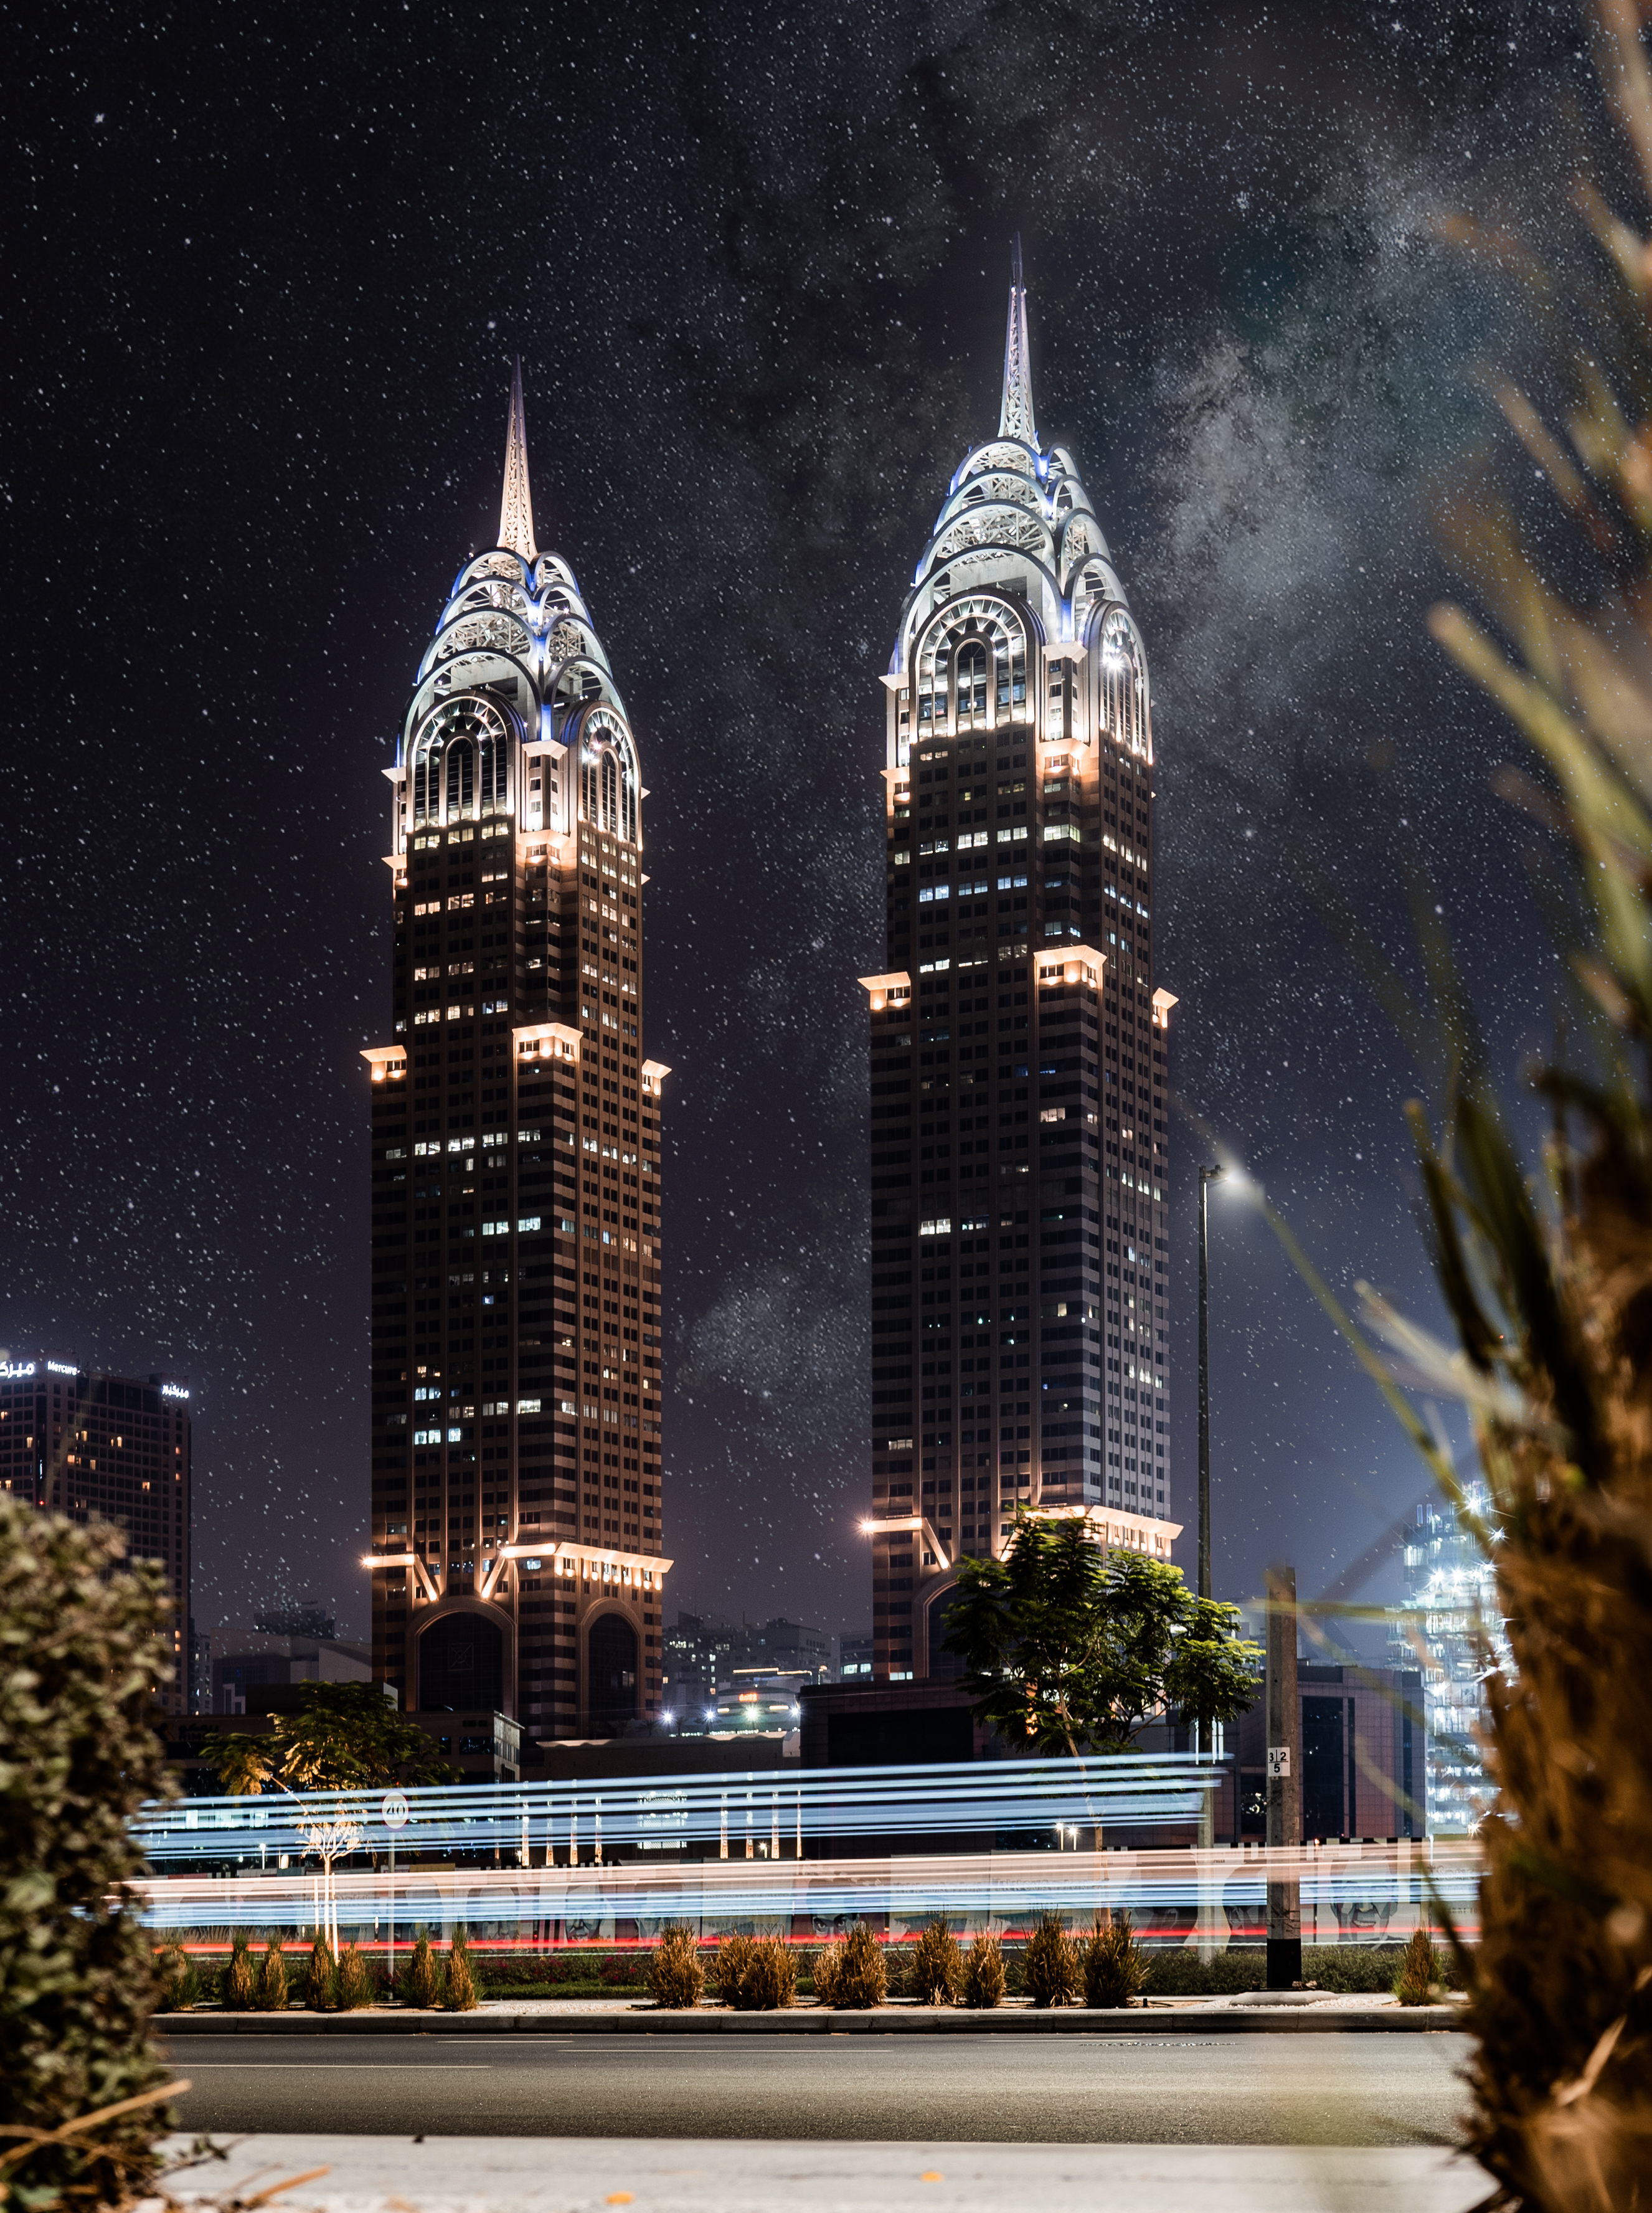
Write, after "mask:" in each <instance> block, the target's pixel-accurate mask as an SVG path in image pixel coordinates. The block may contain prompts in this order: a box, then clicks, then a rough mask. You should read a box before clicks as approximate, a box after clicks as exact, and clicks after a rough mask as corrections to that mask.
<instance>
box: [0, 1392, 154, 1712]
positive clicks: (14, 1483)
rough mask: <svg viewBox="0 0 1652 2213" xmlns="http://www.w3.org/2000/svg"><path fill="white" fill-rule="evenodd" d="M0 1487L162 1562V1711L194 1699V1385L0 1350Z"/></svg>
mask: <svg viewBox="0 0 1652 2213" xmlns="http://www.w3.org/2000/svg"><path fill="white" fill-rule="evenodd" d="M0 1484H3V1486H4V1488H5V1489H6V1490H8V1491H12V1492H14V1493H15V1495H16V1496H18V1497H23V1498H32V1499H33V1500H34V1503H35V1505H36V1506H38V1507H40V1508H41V1509H43V1510H46V1511H48V1512H52V1513H58V1514H64V1515H68V1517H69V1519H70V1521H113V1523H114V1524H115V1525H116V1527H119V1528H121V1529H124V1530H125V1533H126V1550H127V1553H128V1556H129V1557H130V1558H132V1559H135V1560H158V1561H159V1562H160V1564H161V1565H162V1568H164V1569H165V1570H166V1576H167V1588H168V1592H169V1593H170V1594H171V1598H172V1614H171V1619H170V1620H169V1621H168V1625H167V1628H166V1632H165V1633H166V1637H167V1642H168V1648H169V1649H170V1651H171V1655H172V1664H171V1667H170V1668H169V1670H168V1675H167V1678H166V1680H165V1682H164V1683H163V1684H162V1689H161V1693H160V1703H161V1706H162V1711H163V1712H165V1713H168V1714H171V1715H180V1716H181V1715H185V1714H187V1713H188V1712H189V1710H190V1706H191V1659H192V1655H191V1638H190V1618H189V1572H190V1421H189V1385H188V1383H187V1381H185V1380H184V1379H183V1378H182V1377H181V1376H169V1375H151V1376H149V1378H148V1379H147V1381H142V1382H140V1381H137V1379H136V1378H135V1377H131V1376H125V1375H88V1374H87V1373H86V1371H85V1370H84V1369H82V1368H79V1367H77V1366H76V1363H74V1362H73V1361H72V1360H59V1359H55V1358H52V1357H51V1356H48V1355H46V1354H45V1353H25V1354H23V1355H22V1356H21V1357H15V1358H14V1357H10V1356H5V1355H0Z"/></svg>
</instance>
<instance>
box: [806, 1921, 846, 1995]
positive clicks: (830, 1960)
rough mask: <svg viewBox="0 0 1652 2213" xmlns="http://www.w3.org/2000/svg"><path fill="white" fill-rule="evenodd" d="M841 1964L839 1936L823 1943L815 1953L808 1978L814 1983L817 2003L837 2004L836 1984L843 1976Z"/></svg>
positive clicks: (842, 1959)
mask: <svg viewBox="0 0 1652 2213" xmlns="http://www.w3.org/2000/svg"><path fill="white" fill-rule="evenodd" d="M843 1965H844V1947H843V1939H842V1938H841V1937H838V1939H837V1940H836V1941H835V1942H832V1943H830V1944H826V1945H823V1946H822V1947H821V1948H820V1950H819V1951H818V1952H817V1953H816V1954H815V1955H814V1967H813V1969H812V1970H811V1972H810V1980H811V1981H812V1982H813V1983H814V1997H815V2003H817V2004H819V2005H823V2006H835V2005H836V2004H837V2003H838V1984H839V1982H840V1981H841V1980H842V1978H843Z"/></svg>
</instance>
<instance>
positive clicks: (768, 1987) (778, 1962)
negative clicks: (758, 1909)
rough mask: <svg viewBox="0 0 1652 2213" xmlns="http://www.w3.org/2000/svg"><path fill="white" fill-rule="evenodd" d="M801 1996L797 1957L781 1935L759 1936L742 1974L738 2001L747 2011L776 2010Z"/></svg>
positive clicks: (767, 2011)
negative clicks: (798, 1986)
mask: <svg viewBox="0 0 1652 2213" xmlns="http://www.w3.org/2000/svg"><path fill="white" fill-rule="evenodd" d="M796 1996H797V1960H796V1955H795V1954H793V1951H792V1948H791V1946H790V1945H789V1944H788V1943H787V1942H785V1941H784V1939H783V1938H782V1937H779V1936H759V1938H758V1940H757V1942H756V1943H755V1944H753V1947H752V1950H751V1957H750V1958H749V1959H748V1960H747V1963H746V1972H745V1973H744V1974H743V1975H742V1976H741V1982H740V1997H739V1998H738V2000H737V2001H736V2003H738V2004H739V2005H740V2006H741V2007H742V2008H743V2009H744V2010H745V2011H746V2012H747V2013H774V2012H776V2011H777V2009H779V2008H781V2007H783V2006H789V2005H790V2004H791V2003H792V2001H793V2000H794V1999H795V1998H796Z"/></svg>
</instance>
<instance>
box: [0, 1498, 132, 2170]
mask: <svg viewBox="0 0 1652 2213" xmlns="http://www.w3.org/2000/svg"><path fill="white" fill-rule="evenodd" d="M169 1606H170V1601H169V1600H168V1596H167V1593H166V1587H165V1584H164V1582H163V1581H162V1575H161V1571H160V1570H159V1569H158V1567H156V1566H155V1565H154V1564H151V1563H149V1562H143V1563H141V1564H135V1565H132V1566H128V1565H126V1564H125V1540H124V1539H123V1538H122V1536H121V1533H120V1532H119V1530H117V1529H113V1528H109V1527H104V1526H102V1525H99V1524H94V1525H92V1526H90V1527H82V1526H81V1525H78V1524H76V1523H75V1522H71V1521H67V1520H65V1519H64V1517H63V1516H62V1515H55V1514H41V1513H38V1512H37V1511H36V1510H35V1509H34V1506H33V1505H32V1504H27V1503H25V1502H23V1501H22V1500H21V1499H18V1498H15V1497H12V1496H11V1495H10V1494H9V1493H5V1492H0V2144H3V2145H4V2147H5V2150H4V2163H3V2166H0V2198H3V2197H4V2195H5V2186H7V2185H9V2186H10V2187H11V2190H12V2192H13V2194H14V2195H16V2196H19V2197H20V2198H29V2197H34V2196H36V2195H37V2194H38V2195H39V2196H45V2197H52V2198H56V2197H58V2196H61V2197H63V2198H67V2199H71V2200H72V2199H78V2200H83V2201H84V2202H85V2203H86V2204H116V2203H119V2202H122V2201H124V2200H125V2199H127V2198H128V2195H129V2192H130V2193H131V2195H141V2194H142V2192H141V2187H140V2186H141V2185H142V2184H143V2182H144V2181H145V2180H146V2179H148V2178H149V2175H151V2174H152V2173H153V2172H154V2169H155V2164H156V2162H155V2157H154V2152H153V2147H154V2144H155V2140H156V2138H157V2137H158V2136H159V2135H160V2134H161V2132H162V2131H163V2130H164V2128H165V2127H166V2125H167V2115H166V2112H165V2110H164V2107H163V2106H162V2105H161V2104H160V2103H150V2104H140V2105H139V2106H138V2107H137V2109H136V2110H129V2111H126V2112H123V2113H120V2114H119V2115H117V2116H116V2117H115V2118H114V2119H112V2120H110V2121H107V2122H103V2123H100V2124H95V2125H93V2126H91V2127H89V2128H88V2129H85V2130H84V2131H77V2132H76V2138H75V2140H74V2141H73V2142H72V2143H67V2144H58V2145H51V2146H43V2147H41V2148H40V2149H34V2150H30V2151H28V2152H27V2154H26V2155H21V2156H20V2155H19V2154H20V2153H21V2142H22V2136H21V2132H23V2131H37V2130H38V2131H52V2130H56V2129H59V2128H61V2127H62V2126H63V2125H64V2124H65V2123H68V2122H78V2121H80V2120H81V2119H82V2117H83V2116H85V2115H87V2114H89V2113H93V2112H101V2111H104V2110H106V2109H107V2108H109V2107H112V2106H119V2105H124V2104H125V2101H127V2100H133V2099H137V2100H143V2098H144V2097H145V2095H146V2094H152V2093H153V2092H155V2090H157V2089H159V2088H162V2087H163V2086H164V2085H165V2084H166V2082H167V2080H168V2076H167V2073H166V2071H165V2070H164V2069H163V2068H162V2065H161V2064H160V2062H159V2060H158V2059H157V2058H156V2056H155V2053H154V2051H151V2049H150V2047H149V2040H148V2034H147V2031H148V2023H149V2010H150V2008H151V2006H152V2005H153V2003H154V2001H155V1995H156V1988H157V1976H156V1969H155V1954H154V1948H153V1945H152V1944H151V1942H150V1940H149V1937H148V1936H147V1935H146V1934H145V1932H144V1930H143V1927H142V1926H141V1924H140V1923H139V1919H138V1908H137V1899H136V1898H135V1896H134V1895H133V1893H132V1890H131V1884H132V1882H133V1881H134V1879H135V1878H136V1877H137V1876H138V1875H141V1874H142V1873H143V1855H142V1853H141V1851H140V1850H139V1849H138V1847H137V1845H136V1844H134V1842H133V1840H132V1832H131V1821H132V1816H133V1815H134V1814H136V1813H137V1810H138V1808H139V1807H140V1806H141V1805H143V1802H144V1801H145V1800H149V1799H155V1798H162V1797H165V1796H167V1795H168V1790H169V1783H168V1777H167V1772H166V1768H165V1765H164V1755H163V1750H162V1743H161V1740H160V1737H159V1736H158V1735H157V1734H156V1732H155V1719H156V1714H157V1709H156V1705H155V1692H156V1690H157V1688H158V1687H159V1685H160V1683H161V1681H162V1678H163V1677H164V1676H166V1675H168V1674H169V1673H171V1670H172V1667H173V1663H174V1655H173V1648H172V1640H171V1637H170V1636H169V1635H168V1633H167V1632H168V1611H169Z"/></svg>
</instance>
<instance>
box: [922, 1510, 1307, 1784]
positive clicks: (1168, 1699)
mask: <svg viewBox="0 0 1652 2213" xmlns="http://www.w3.org/2000/svg"><path fill="white" fill-rule="evenodd" d="M1240 1627H1241V1621H1240V1613H1239V1608H1238V1607H1237V1606H1225V1605H1222V1604H1220V1603H1218V1602H1217V1601H1216V1600H1213V1599H1202V1598H1198V1597H1196V1596H1195V1595H1194V1594H1193V1593H1192V1592H1191V1591H1190V1590H1189V1589H1188V1588H1187V1586H1186V1582H1185V1581H1184V1580H1183V1576H1182V1572H1181V1570H1180V1568H1177V1567H1173V1566H1172V1565H1171V1564H1170V1563H1169V1562H1168V1561H1167V1560H1155V1559H1153V1558H1149V1556H1148V1555H1147V1554H1145V1553H1143V1552H1125V1551H1117V1552H1106V1551H1104V1550H1103V1549H1102V1548H1101V1547H1100V1545H1097V1544H1096V1542H1095V1539H1094V1533H1092V1531H1091V1530H1090V1528H1089V1527H1088V1524H1087V1523H1086V1522H1085V1521H1082V1520H1081V1519H1079V1518H1077V1517H1076V1516H1075V1517H1074V1518H1072V1519H1070V1520H1065V1521H1046V1520H1044V1519H1042V1518H1039V1517H1037V1516H1034V1515H1021V1516H1019V1517H1018V1518H1017V1521H1016V1523H1015V1530H1014V1533H1013V1534H1012V1535H1011V1537H1010V1539H1009V1545H1008V1547H1007V1549H1006V1551H1005V1552H1004V1554H1003V1558H1001V1559H996V1560H991V1559H980V1560H977V1559H968V1558H966V1559H964V1560H962V1561H960V1564H959V1570H958V1592H957V1596H956V1597H955V1598H954V1600H953V1602H952V1606H951V1608H950V1610H949V1612H948V1617H947V1637H946V1640H945V1644H946V1649H947V1650H948V1652H951V1653H954V1654H955V1655H957V1656H958V1658H960V1660H961V1661H963V1663H964V1666H965V1668H966V1671H967V1672H966V1677H965V1683H964V1687H965V1688H966V1690H967V1691H968V1692H970V1693H971V1695H972V1697H973V1698H974V1700H975V1714H976V1718H977V1719H978V1720H980V1721H985V1722H991V1724H992V1726H993V1727H994V1728H996V1729H997V1731H998V1733H999V1734H1000V1735H1001V1736H1002V1737H1003V1739H1004V1741H1006V1743H1008V1744H1010V1745H1012V1746H1014V1747H1016V1748H1017V1749H1018V1750H1023V1751H1025V1752H1026V1753H1028V1754H1044V1755H1056V1756H1058V1755H1059V1754H1061V1753H1069V1754H1070V1755H1071V1756H1072V1757H1073V1758H1075V1759H1076V1758H1077V1757H1078V1756H1079V1755H1080V1754H1081V1753H1086V1752H1102V1753H1108V1752H1127V1751H1129V1749H1130V1747H1131V1745H1132V1744H1134V1742H1135V1741H1136V1739H1137V1737H1138V1736H1139V1735H1140V1734H1141V1732H1142V1730H1143V1728H1146V1727H1147V1725H1148V1723H1149V1722H1153V1721H1157V1720H1162V1719H1164V1718H1166V1717H1167V1715H1177V1716H1180V1717H1181V1718H1183V1719H1184V1720H1187V1721H1194V1722H1198V1723H1199V1724H1200V1725H1201V1727H1202V1728H1205V1729H1207V1730H1208V1729H1209V1728H1210V1725H1211V1724H1212V1723H1213V1722H1228V1721H1232V1720H1234V1718H1235V1716H1238V1715H1240V1714H1241V1713H1243V1712H1244V1711H1245V1710H1246V1709H1247V1707H1248V1706H1249V1705H1250V1704H1252V1702H1253V1699H1254V1698H1255V1696H1256V1691H1257V1682H1258V1674H1259V1668H1260V1666H1261V1661H1262V1656H1263V1655H1262V1648H1261V1647H1260V1645H1259V1644H1254V1643H1248V1642H1247V1641H1246V1640H1245V1639H1244V1638H1243V1637H1241V1635H1240Z"/></svg>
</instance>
